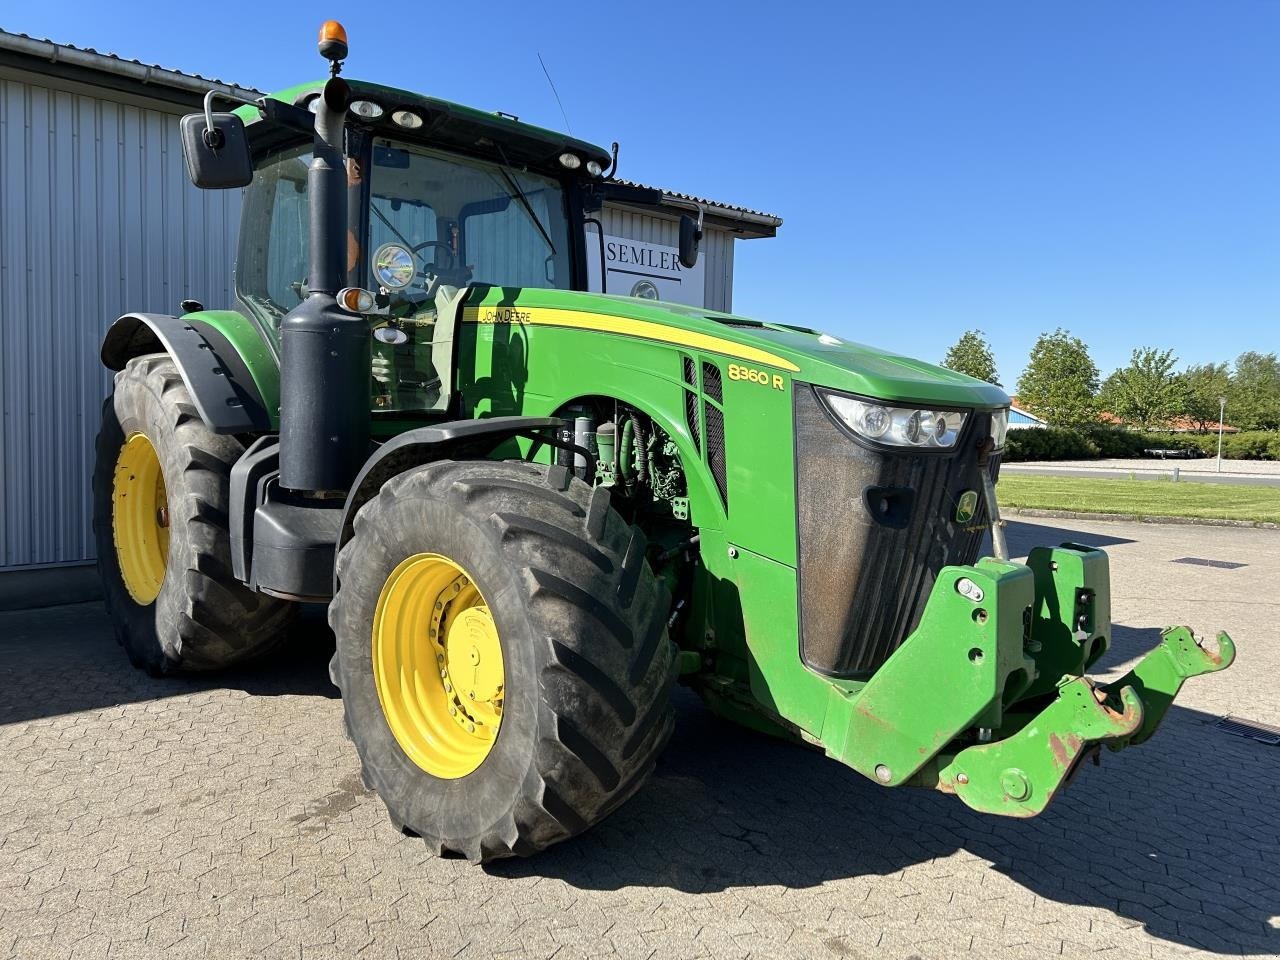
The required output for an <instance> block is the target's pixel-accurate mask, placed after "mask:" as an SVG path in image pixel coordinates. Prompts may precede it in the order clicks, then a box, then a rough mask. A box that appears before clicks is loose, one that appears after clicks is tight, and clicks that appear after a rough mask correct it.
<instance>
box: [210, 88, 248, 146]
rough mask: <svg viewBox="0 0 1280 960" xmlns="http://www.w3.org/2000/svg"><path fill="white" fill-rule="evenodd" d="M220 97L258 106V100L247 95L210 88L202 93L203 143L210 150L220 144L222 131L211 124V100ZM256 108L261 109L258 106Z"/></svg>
mask: <svg viewBox="0 0 1280 960" xmlns="http://www.w3.org/2000/svg"><path fill="white" fill-rule="evenodd" d="M216 98H221V99H223V100H226V101H228V102H230V103H238V104H241V105H243V106H248V107H258V102H257V101H255V100H250V99H249V98H248V97H242V96H239V95H238V94H234V93H224V92H223V91H221V90H210V91H209V92H208V93H206V94H205V95H204V137H203V140H204V145H205V146H206V147H208V148H209V149H210V150H217V149H218V148H220V147H221V146H222V142H223V137H222V131H221V130H217V129H215V128H214V126H213V101H214V99H216ZM258 109H260V110H261V109H262V108H261V107H258Z"/></svg>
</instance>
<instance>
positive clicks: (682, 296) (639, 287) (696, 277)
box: [587, 231, 706, 307]
mask: <svg viewBox="0 0 1280 960" xmlns="http://www.w3.org/2000/svg"><path fill="white" fill-rule="evenodd" d="M592 232H594V231H592ZM598 244H599V241H598V240H597V239H596V238H595V237H594V236H592V235H591V234H590V233H589V234H588V235H587V280H588V285H589V288H590V289H591V290H595V291H599V290H600V248H599V246H598ZM604 259H605V270H606V271H607V275H608V281H609V283H608V290H607V292H608V293H616V294H621V295H622V296H632V297H643V298H644V299H646V300H666V301H668V302H670V303H684V304H688V305H689V306H691V307H701V306H704V305H705V303H706V289H705V274H704V272H703V264H704V263H705V262H706V252H705V251H704V252H703V255H702V256H700V257H699V258H698V262H697V264H696V265H695V266H694V267H693V268H692V269H690V268H689V267H686V266H684V265H683V264H682V263H681V262H680V251H679V249H678V248H676V247H667V246H663V245H662V244H658V243H646V242H645V241H643V240H629V239H627V238H626V237H614V236H610V235H609V234H605V237H604Z"/></svg>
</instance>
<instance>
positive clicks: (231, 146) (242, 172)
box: [178, 113, 253, 190]
mask: <svg viewBox="0 0 1280 960" xmlns="http://www.w3.org/2000/svg"><path fill="white" fill-rule="evenodd" d="M178 126H179V130H180V132H181V138H182V155H183V156H184V157H185V158H186V160H187V176H189V177H190V178H191V182H192V183H194V184H195V185H196V186H197V187H200V188H201V189H202V190H226V189H229V188H231V187H245V186H248V185H249V184H250V183H252V182H253V158H252V156H251V155H250V153H249V140H248V138H247V137H246V136H245V133H244V122H243V121H242V120H241V119H240V118H239V117H237V116H236V115H235V114H234V113H211V114H207V115H206V114H204V113H189V114H187V115H186V116H185V117H183V118H182V120H181V122H180V123H179V125H178Z"/></svg>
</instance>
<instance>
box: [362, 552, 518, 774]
mask: <svg viewBox="0 0 1280 960" xmlns="http://www.w3.org/2000/svg"><path fill="white" fill-rule="evenodd" d="M373 668H374V681H375V684H376V686H377V690H378V700H379V702H380V703H381V705H382V712H383V715H384V716H385V717H386V720H387V725H388V726H389V727H390V729H391V733H392V735H393V736H394V737H395V738H396V742H397V743H399V744H400V747H401V749H403V750H404V752H405V753H406V754H407V755H408V756H409V758H410V759H411V760H413V762H414V763H416V764H417V765H418V766H419V767H421V768H422V769H423V770H425V771H426V772H427V773H429V774H432V775H433V776H437V777H441V778H444V779H457V778H459V777H464V776H466V775H467V774H468V773H471V772H472V771H473V770H475V769H476V768H477V767H479V766H480V764H481V763H483V762H484V759H485V757H487V756H488V755H489V751H490V750H491V749H492V747H493V743H494V740H495V739H496V737H497V735H498V727H499V725H500V724H501V722H502V697H503V683H504V672H503V661H502V646H501V643H500V641H499V635H498V629H497V627H496V625H495V624H494V622H493V617H492V615H491V614H490V612H489V607H488V605H487V604H486V603H485V600H484V597H483V596H481V594H480V590H479V589H478V588H477V587H476V586H475V584H474V583H473V582H472V581H471V578H470V576H469V575H468V574H467V572H466V571H465V570H464V569H463V568H462V567H461V566H460V565H459V564H457V563H456V562H454V561H453V560H450V559H448V558H447V557H442V556H439V555H438V554H426V553H422V554H415V555H414V556H412V557H409V558H407V559H406V560H404V561H402V562H401V563H400V564H399V565H398V566H397V567H396V568H395V569H394V570H393V571H392V572H391V575H390V576H389V577H388V578H387V581H386V583H385V584H384V585H383V588H382V592H381V594H380V595H379V597H378V606H377V610H376V612H375V614H374V625H373Z"/></svg>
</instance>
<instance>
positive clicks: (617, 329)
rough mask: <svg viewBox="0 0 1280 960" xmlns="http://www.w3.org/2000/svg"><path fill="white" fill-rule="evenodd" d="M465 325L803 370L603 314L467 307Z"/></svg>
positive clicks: (766, 355)
mask: <svg viewBox="0 0 1280 960" xmlns="http://www.w3.org/2000/svg"><path fill="white" fill-rule="evenodd" d="M462 322H463V323H485V324H516V325H531V326H538V327H571V328H573V329H575V330H598V331H600V332H601V333H613V334H617V335H618V336H622V337H640V338H642V339H644V340H656V341H658V342H659V343H672V344H675V345H677V346H681V347H689V348H690V349H693V350H704V351H706V352H707V353H721V354H724V355H725V356H727V357H733V358H734V359H737V360H747V361H750V362H752V363H763V364H767V365H769V366H771V367H778V368H780V369H782V370H790V371H791V372H792V373H796V372H798V371H799V370H800V368H799V367H797V366H796V365H795V364H794V363H792V362H791V361H790V360H784V359H783V358H782V357H779V356H777V355H776V354H772V353H770V352H769V351H768V350H761V349H760V348H758V347H750V346H747V345H745V344H741V343H734V342H733V341H732V340H726V339H724V338H723V337H716V336H713V335H711V334H709V333H698V332H696V331H693V330H681V329H680V328H678V327H669V326H667V325H666V324H662V323H654V322H652V321H650V320H633V319H631V318H630V317H614V316H609V315H608V314H603V313H586V312H584V311H582V310H558V309H555V308H553V307H466V308H464V309H463V311H462Z"/></svg>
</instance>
